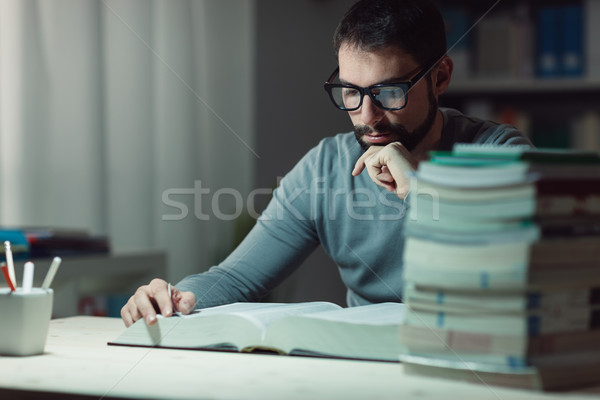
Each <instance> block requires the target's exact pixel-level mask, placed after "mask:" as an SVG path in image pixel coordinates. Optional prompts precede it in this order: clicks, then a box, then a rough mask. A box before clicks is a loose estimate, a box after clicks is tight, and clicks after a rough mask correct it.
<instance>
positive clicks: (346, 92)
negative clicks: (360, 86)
mask: <svg viewBox="0 0 600 400" xmlns="http://www.w3.org/2000/svg"><path fill="white" fill-rule="evenodd" d="M343 94H344V97H354V96H358V90H356V89H352V88H345V89H344V92H343Z"/></svg>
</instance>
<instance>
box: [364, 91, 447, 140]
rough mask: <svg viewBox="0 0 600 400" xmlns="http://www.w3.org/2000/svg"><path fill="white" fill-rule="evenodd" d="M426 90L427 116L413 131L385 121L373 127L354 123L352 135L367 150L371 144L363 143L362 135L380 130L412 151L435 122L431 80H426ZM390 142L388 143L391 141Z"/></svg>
mask: <svg viewBox="0 0 600 400" xmlns="http://www.w3.org/2000/svg"><path fill="white" fill-rule="evenodd" d="M427 91H428V98H429V110H428V111H427V116H426V117H425V120H424V121H423V122H422V123H421V125H419V126H417V127H416V128H415V130H414V131H412V132H409V131H408V130H407V129H406V127H405V126H404V125H402V124H388V123H385V122H382V123H378V124H376V125H375V126H373V127H370V126H367V125H354V136H355V137H356V140H357V141H358V144H360V147H362V149H363V150H365V151H367V149H368V148H369V147H371V146H372V144H370V143H365V142H364V141H363V140H362V137H363V136H364V135H366V134H368V133H371V132H381V133H386V134H390V135H391V136H392V140H391V142H400V143H401V144H402V145H403V146H404V147H405V148H406V149H407V150H408V151H413V150H414V149H415V148H416V147H417V145H418V144H419V143H421V142H422V141H423V139H424V138H425V136H427V133H428V132H429V130H430V129H431V127H432V126H433V123H434V122H435V116H436V113H437V110H438V102H437V99H436V98H435V96H434V95H433V89H432V85H431V80H427ZM391 142H390V143H391Z"/></svg>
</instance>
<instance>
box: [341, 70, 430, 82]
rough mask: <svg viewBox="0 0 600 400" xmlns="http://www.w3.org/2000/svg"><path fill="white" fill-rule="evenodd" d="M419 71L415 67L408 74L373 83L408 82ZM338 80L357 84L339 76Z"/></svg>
mask: <svg viewBox="0 0 600 400" xmlns="http://www.w3.org/2000/svg"><path fill="white" fill-rule="evenodd" d="M420 71H421V70H420V69H416V70H413V71H410V72H409V73H408V74H405V75H402V76H399V77H396V76H395V77H392V78H388V79H384V80H382V81H379V82H377V83H374V84H373V85H381V84H386V83H403V82H408V81H409V80H410V79H411V78H412V77H414V76H415V75H418V73H419V72H420ZM339 80H340V83H342V84H344V85H352V86H358V85H355V84H354V83H352V82H348V81H346V80H344V79H341V78H339ZM373 85H370V86H373Z"/></svg>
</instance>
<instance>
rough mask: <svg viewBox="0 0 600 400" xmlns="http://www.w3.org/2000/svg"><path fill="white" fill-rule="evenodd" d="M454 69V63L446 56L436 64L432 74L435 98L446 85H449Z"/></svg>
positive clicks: (444, 89)
mask: <svg viewBox="0 0 600 400" xmlns="http://www.w3.org/2000/svg"><path fill="white" fill-rule="evenodd" d="M453 69H454V63H453V62H452V59H451V58H450V57H448V56H444V57H442V59H441V60H440V62H439V63H438V65H437V67H436V69H435V72H434V75H435V76H434V80H433V83H434V90H435V94H436V95H437V96H440V95H441V94H443V93H444V92H445V91H446V89H447V88H448V85H449V84H450V78H451V77H452V70H453Z"/></svg>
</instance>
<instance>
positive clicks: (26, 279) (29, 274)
mask: <svg viewBox="0 0 600 400" xmlns="http://www.w3.org/2000/svg"><path fill="white" fill-rule="evenodd" d="M33 268H34V267H33V263H32V262H31V261H27V262H26V263H25V267H24V268H23V293H29V292H31V287H32V286H33Z"/></svg>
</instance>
